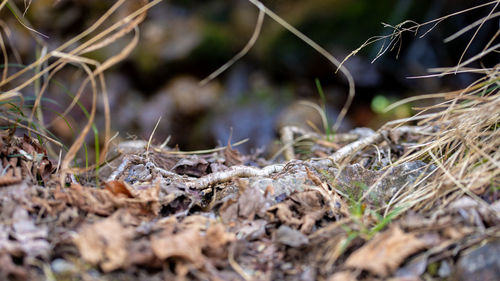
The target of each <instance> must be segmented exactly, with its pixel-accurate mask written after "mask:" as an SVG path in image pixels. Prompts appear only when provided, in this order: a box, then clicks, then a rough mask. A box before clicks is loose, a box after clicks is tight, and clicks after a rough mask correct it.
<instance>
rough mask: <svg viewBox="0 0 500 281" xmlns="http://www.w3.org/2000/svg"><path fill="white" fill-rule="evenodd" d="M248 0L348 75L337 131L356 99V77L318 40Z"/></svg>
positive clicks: (257, 2) (253, 0)
mask: <svg viewBox="0 0 500 281" xmlns="http://www.w3.org/2000/svg"><path fill="white" fill-rule="evenodd" d="M248 1H249V2H250V3H252V4H254V5H255V6H256V7H257V8H259V9H260V10H262V11H263V12H264V13H266V15H268V16H269V17H270V18H271V19H273V20H274V21H276V22H277V23H279V24H280V25H281V26H283V27H284V28H286V29H287V30H288V31H290V32H291V33H292V34H293V35H295V36H297V37H298V38H300V40H302V41H304V42H305V43H306V44H307V45H309V46H311V47H312V48H313V49H314V50H315V51H317V52H318V53H320V54H321V55H322V56H323V57H325V58H326V59H327V60H328V61H330V62H331V63H332V64H333V65H335V66H336V67H337V71H338V70H340V72H342V74H343V75H344V76H345V77H346V79H347V82H348V84H349V93H348V96H347V100H346V102H345V104H344V106H343V107H342V110H341V111H340V113H339V116H338V117H337V120H336V121H335V124H334V125H333V130H334V131H336V130H337V129H338V128H339V127H340V125H341V123H342V120H343V119H344V117H345V115H346V114H347V111H348V110H349V107H350V106H351V103H352V100H353V99H354V94H355V88H354V78H353V77H352V75H351V73H350V72H349V70H347V68H345V67H344V66H343V65H342V64H341V63H340V62H339V61H338V60H337V59H336V58H335V57H334V56H332V55H331V54H330V53H329V52H328V51H326V50H325V49H324V48H323V47H321V46H320V45H318V44H317V43H316V42H314V41H313V40H311V39H310V38H309V37H307V36H306V35H305V34H304V33H302V32H300V31H299V30H297V29H296V28H295V27H293V26H292V25H290V24H289V23H288V22H286V21H285V20H284V19H282V18H281V17H280V16H278V15H277V14H275V13H274V12H273V11H271V10H269V9H268V8H267V7H266V6H265V5H263V4H262V3H261V2H260V1H258V0H248Z"/></svg>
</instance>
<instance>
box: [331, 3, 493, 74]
mask: <svg viewBox="0 0 500 281" xmlns="http://www.w3.org/2000/svg"><path fill="white" fill-rule="evenodd" d="M493 4H494V5H495V7H496V6H497V5H498V0H495V1H490V2H487V3H483V4H480V5H477V6H474V7H471V8H468V9H464V10H461V11H458V12H455V13H451V14H449V15H446V16H443V17H440V18H437V19H434V20H431V21H428V22H425V23H420V24H419V23H417V22H414V21H410V20H406V21H404V22H402V23H400V24H397V25H395V26H392V25H389V24H384V23H382V24H383V25H384V27H388V28H391V29H393V32H392V33H391V34H389V35H383V36H374V37H371V38H369V39H368V40H366V41H365V42H364V43H363V44H362V45H361V46H360V47H359V48H357V49H356V50H354V51H352V52H351V53H350V54H349V55H347V56H346V57H345V58H344V60H343V61H342V63H341V64H340V65H343V64H344V62H346V61H347V60H348V59H349V58H350V57H352V56H355V55H356V54H357V53H358V52H359V51H360V50H361V49H364V48H365V47H367V46H369V45H371V44H374V43H376V42H379V41H382V45H381V47H380V50H379V52H378V53H377V56H376V57H375V58H374V60H373V61H375V60H377V59H378V58H379V57H380V56H382V55H383V54H385V53H386V52H387V51H388V50H393V49H394V47H395V44H396V42H399V43H400V45H399V47H398V50H400V48H401V36H402V34H403V33H405V32H410V33H413V34H415V35H417V34H418V31H419V30H420V29H421V28H422V27H425V26H429V25H431V27H430V28H429V29H427V30H426V31H425V32H424V33H423V34H422V35H420V37H423V36H425V35H427V33H429V32H430V31H432V30H433V29H434V28H435V27H436V26H437V25H438V24H439V23H441V22H442V21H443V20H446V19H448V18H451V17H454V16H457V15H460V14H463V13H467V12H470V11H473V10H476V9H479V8H483V7H487V6H490V5H493ZM492 18H493V16H492V14H491V13H490V15H489V16H488V17H485V18H484V19H483V20H484V21H486V20H490V19H492ZM408 24H409V25H410V26H409V27H406V25H408ZM472 25H474V23H473V24H472ZM465 28H467V27H465ZM461 30H463V29H461ZM459 32H460V31H459ZM461 34H463V33H460V35H461ZM458 36H459V35H457V36H456V37H458ZM456 37H454V38H456ZM387 40H389V43H388V44H387V45H386V41H387ZM398 54H399V51H398V53H397V54H396V56H397V55H398Z"/></svg>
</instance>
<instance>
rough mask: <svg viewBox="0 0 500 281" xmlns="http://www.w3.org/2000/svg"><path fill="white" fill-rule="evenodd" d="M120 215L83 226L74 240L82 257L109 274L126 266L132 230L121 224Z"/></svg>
mask: <svg viewBox="0 0 500 281" xmlns="http://www.w3.org/2000/svg"><path fill="white" fill-rule="evenodd" d="M122 220H124V219H123V218H121V214H115V215H113V216H111V217H109V218H106V219H103V220H101V221H98V222H96V223H94V224H87V225H84V226H83V227H82V228H81V229H80V231H78V234H77V235H76V237H75V238H74V243H75V244H76V246H77V247H78V250H79V251H80V253H81V255H82V257H83V259H84V260H86V261H87V262H89V263H92V264H95V265H100V266H101V269H102V270H103V271H105V272H109V271H112V270H115V269H118V268H125V267H126V266H127V265H128V263H129V262H128V245H129V242H130V240H131V239H132V237H133V234H134V229H133V228H131V227H127V226H124V225H123V224H122V222H121V221H122Z"/></svg>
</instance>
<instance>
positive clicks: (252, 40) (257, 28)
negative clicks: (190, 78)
mask: <svg viewBox="0 0 500 281" xmlns="http://www.w3.org/2000/svg"><path fill="white" fill-rule="evenodd" d="M264 15H265V14H264V11H263V10H262V9H260V8H259V16H258V18H257V24H256V25H255V29H254V31H253V34H252V37H250V40H249V41H248V42H247V44H246V45H245V47H243V49H241V51H240V52H239V53H238V54H236V55H235V56H234V57H233V58H232V59H231V60H229V61H228V62H226V63H225V64H224V65H223V66H221V67H219V69H217V70H216V71H214V72H212V74H210V75H209V76H208V77H207V78H205V79H203V80H202V81H201V82H200V85H202V86H203V85H206V84H207V83H208V82H210V81H212V80H213V79H215V78H216V77H217V76H219V75H220V74H221V73H222V72H224V71H226V69H228V68H229V67H231V66H232V65H233V64H234V63H235V62H237V61H238V60H239V59H241V58H242V57H243V56H245V55H246V54H247V53H248V51H250V49H251V48H252V47H253V45H255V42H256V41H257V39H258V38H259V34H260V30H261V29H262V23H263V22H264Z"/></svg>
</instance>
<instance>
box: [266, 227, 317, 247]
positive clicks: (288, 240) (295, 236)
mask: <svg viewBox="0 0 500 281" xmlns="http://www.w3.org/2000/svg"><path fill="white" fill-rule="evenodd" d="M274 238H275V241H276V242H278V243H281V244H284V245H287V246H290V247H300V246H304V245H306V244H308V243H309V239H308V238H307V236H305V235H304V234H303V233H302V232H300V231H298V230H295V229H292V228H290V227H289V226H287V225H284V224H283V225H281V226H280V227H279V228H278V230H277V231H276V233H275V236H274Z"/></svg>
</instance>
